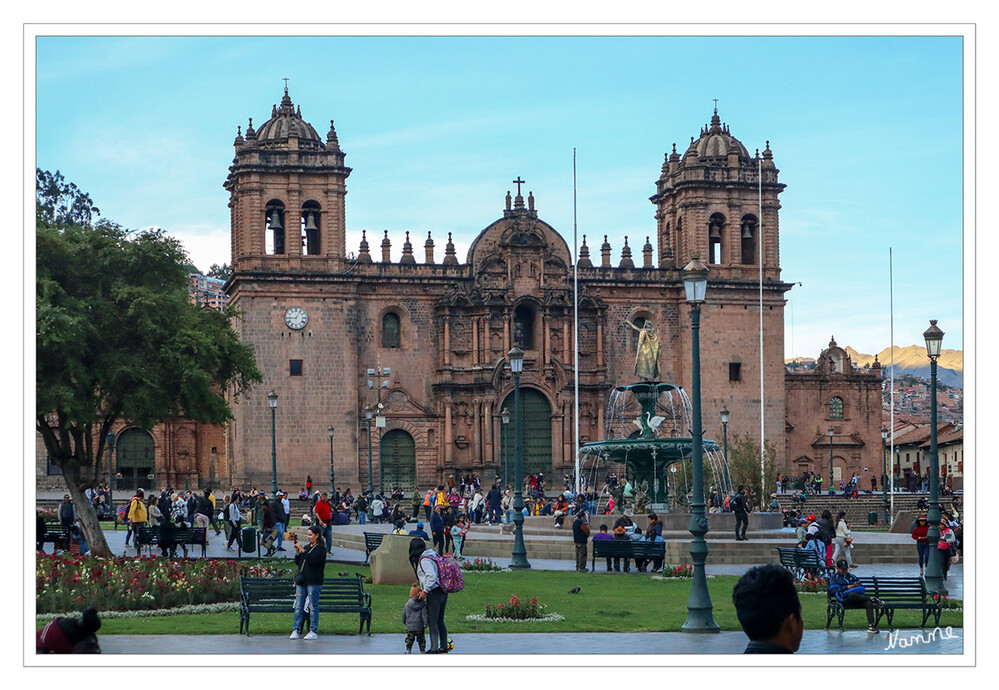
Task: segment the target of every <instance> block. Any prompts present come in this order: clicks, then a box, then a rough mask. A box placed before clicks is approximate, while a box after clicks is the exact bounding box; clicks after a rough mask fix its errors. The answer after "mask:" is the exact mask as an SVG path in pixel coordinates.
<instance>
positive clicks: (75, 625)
mask: <svg viewBox="0 0 999 690" xmlns="http://www.w3.org/2000/svg"><path fill="white" fill-rule="evenodd" d="M100 628H101V619H100V617H99V616H98V615H97V609H95V608H94V607H93V606H88V607H87V608H86V609H84V610H83V615H82V616H81V617H80V618H79V619H77V618H66V617H64V616H60V617H59V618H55V619H53V620H51V621H49V622H48V623H46V624H45V627H43V628H42V629H41V630H39V631H38V632H37V633H36V635H35V652H36V653H38V654H100V653H101V646H100V645H99V644H98V642H97V635H96V633H97V631H98V630H100Z"/></svg>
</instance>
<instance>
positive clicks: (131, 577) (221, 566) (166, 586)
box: [35, 554, 284, 613]
mask: <svg viewBox="0 0 999 690" xmlns="http://www.w3.org/2000/svg"><path fill="white" fill-rule="evenodd" d="M283 574H284V571H283V570H279V569H275V568H269V567H266V566H255V565H248V564H244V563H239V562H237V561H231V560H229V561H226V560H209V559H206V558H201V559H183V560H170V559H165V558H162V557H160V556H144V557H137V558H96V557H92V556H72V555H69V554H59V555H41V556H38V557H37V558H36V561H35V576H36V578H35V579H36V585H35V602H36V606H37V612H38V613H53V612H56V611H78V610H80V609H81V608H83V607H85V606H95V607H97V609H98V610H99V611H102V612H104V611H146V610H154V609H167V608H174V607H177V606H185V605H192V604H215V603H219V602H235V601H238V599H239V576H240V575H245V576H248V577H275V576H278V575H283Z"/></svg>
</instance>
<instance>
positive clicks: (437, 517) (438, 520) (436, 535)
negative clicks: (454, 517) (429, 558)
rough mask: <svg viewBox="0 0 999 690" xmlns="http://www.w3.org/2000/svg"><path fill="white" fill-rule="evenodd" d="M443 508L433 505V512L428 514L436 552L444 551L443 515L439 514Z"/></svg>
mask: <svg viewBox="0 0 999 690" xmlns="http://www.w3.org/2000/svg"><path fill="white" fill-rule="evenodd" d="M443 510H444V506H442V505H435V506H434V512H433V513H431V514H430V535H431V537H432V538H433V541H434V548H435V549H437V550H438V553H444V517H443V516H442V515H441V511H443Z"/></svg>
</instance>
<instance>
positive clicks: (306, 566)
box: [291, 525, 326, 640]
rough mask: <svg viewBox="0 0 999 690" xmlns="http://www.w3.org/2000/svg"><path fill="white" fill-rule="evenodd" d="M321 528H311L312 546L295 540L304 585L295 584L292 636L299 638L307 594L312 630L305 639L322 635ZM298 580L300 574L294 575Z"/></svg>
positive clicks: (323, 550)
mask: <svg viewBox="0 0 999 690" xmlns="http://www.w3.org/2000/svg"><path fill="white" fill-rule="evenodd" d="M322 532H323V530H322V528H321V527H319V525H311V526H310V527H309V531H308V538H309V545H308V547H303V546H302V545H301V544H300V543H299V542H298V540H297V539H296V540H295V564H296V565H297V566H298V573H299V574H301V584H299V583H298V582H296V583H295V627H294V629H293V630H292V631H291V639H293V640H297V639H298V631H299V630H301V629H302V623H303V622H304V620H305V613H304V607H305V597H306V596H308V597H309V633H308V634H307V635H306V636H305V639H306V640H315V639H316V638H318V637H319V593H320V591H322V588H323V574H324V571H325V570H326V546H325V544H324V543H323V537H322ZM295 578H296V580H297V579H299V578H298V575H297V574H296V576H295Z"/></svg>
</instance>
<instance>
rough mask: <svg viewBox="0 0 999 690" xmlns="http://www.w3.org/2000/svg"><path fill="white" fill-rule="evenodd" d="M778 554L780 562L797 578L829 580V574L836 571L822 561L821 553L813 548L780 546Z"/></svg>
mask: <svg viewBox="0 0 999 690" xmlns="http://www.w3.org/2000/svg"><path fill="white" fill-rule="evenodd" d="M777 555H778V556H779V558H780V564H781V565H782V566H784V567H785V568H786V569H787V570H789V571H791V574H792V575H794V579H795V580H802V579H804V578H805V577H806V576H807V577H811V578H819V577H821V578H824V579H827V580H828V579H829V576H830V575H832V574H833V573H834V572H836V569H835V568H833V567H831V566H827V565H826V564H825V563H822V562H821V561H820V560H819V555H818V554H817V553H815V551H813V550H811V549H794V548H788V547H784V546H778V547H777Z"/></svg>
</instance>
